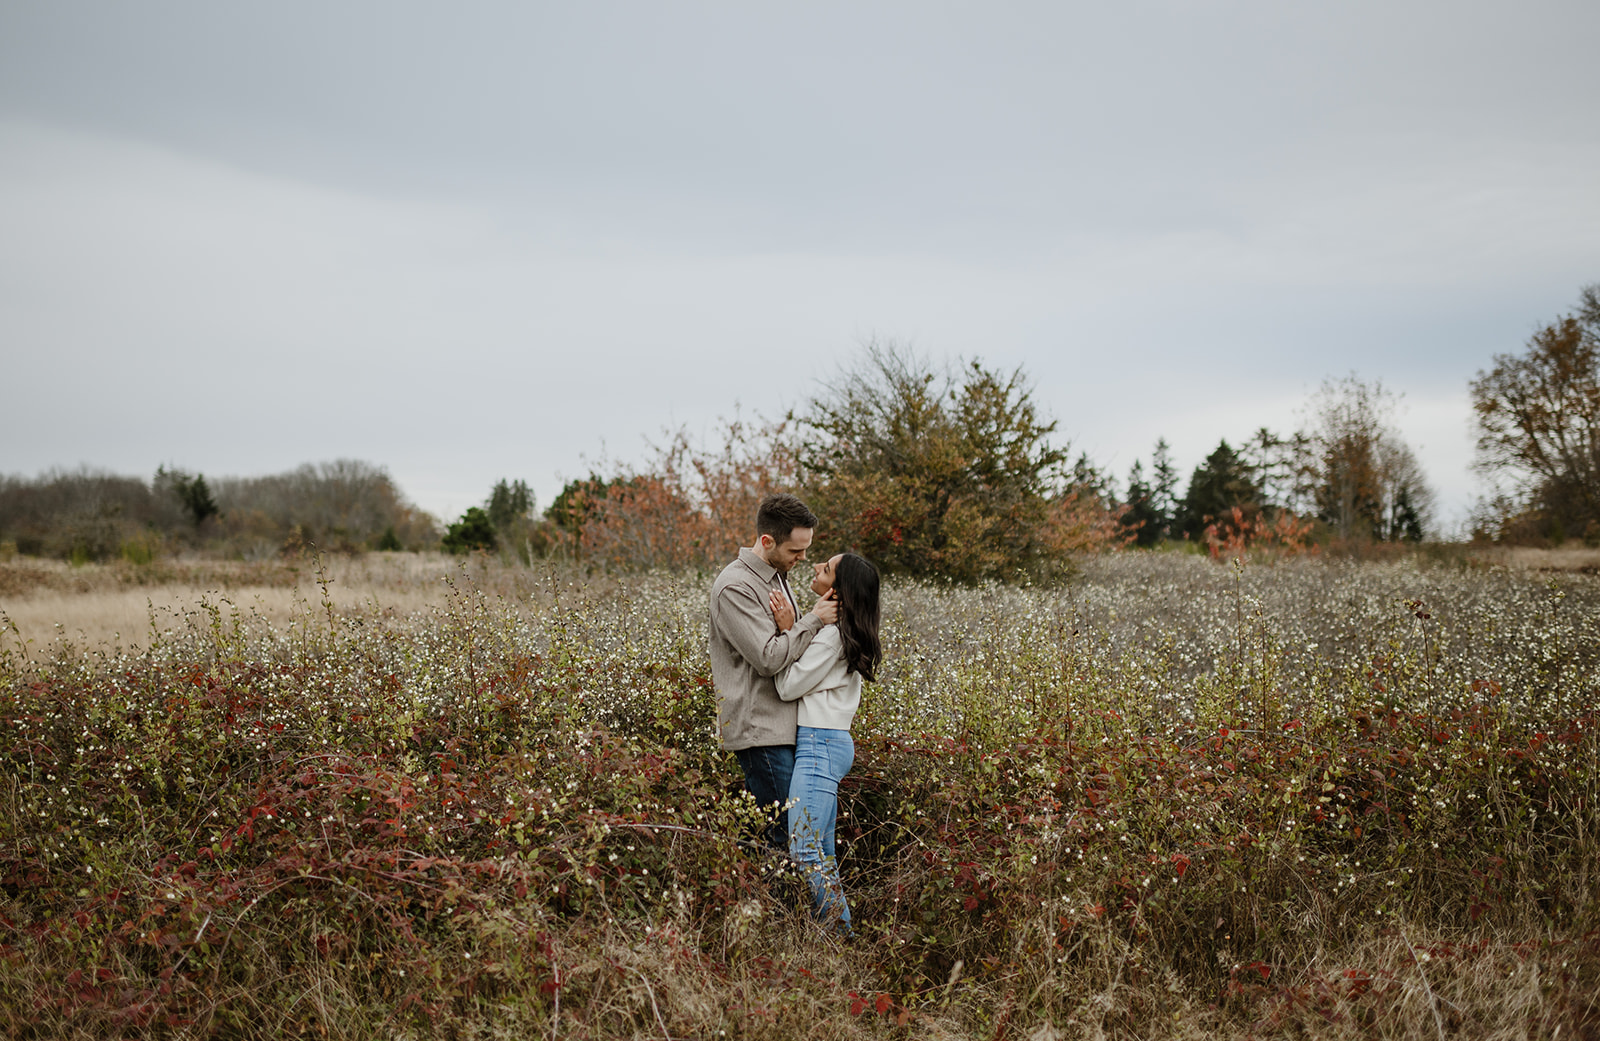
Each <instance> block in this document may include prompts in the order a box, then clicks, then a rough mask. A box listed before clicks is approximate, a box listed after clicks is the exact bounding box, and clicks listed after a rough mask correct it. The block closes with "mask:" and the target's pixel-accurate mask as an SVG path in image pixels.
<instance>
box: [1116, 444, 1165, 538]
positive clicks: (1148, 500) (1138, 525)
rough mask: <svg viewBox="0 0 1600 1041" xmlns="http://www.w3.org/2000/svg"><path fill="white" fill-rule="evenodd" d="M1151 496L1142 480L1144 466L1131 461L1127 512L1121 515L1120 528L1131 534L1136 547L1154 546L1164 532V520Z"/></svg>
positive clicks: (1138, 462) (1149, 490) (1147, 486)
mask: <svg viewBox="0 0 1600 1041" xmlns="http://www.w3.org/2000/svg"><path fill="white" fill-rule="evenodd" d="M1153 497H1154V496H1153V494H1152V491H1151V488H1150V486H1149V485H1147V484H1145V480H1144V464H1143V463H1142V462H1140V461H1139V460H1137V459H1135V460H1134V461H1133V468H1132V469H1130V470H1129V471H1128V512H1127V513H1125V514H1123V515H1122V526H1123V527H1124V528H1127V529H1128V530H1129V531H1132V532H1133V542H1134V545H1136V546H1154V545H1155V544H1156V543H1157V542H1160V541H1161V537H1162V535H1163V534H1165V531H1166V518H1165V517H1163V516H1162V515H1161V513H1160V511H1158V510H1157V509H1156V507H1155V504H1154V502H1153V501H1152V500H1153Z"/></svg>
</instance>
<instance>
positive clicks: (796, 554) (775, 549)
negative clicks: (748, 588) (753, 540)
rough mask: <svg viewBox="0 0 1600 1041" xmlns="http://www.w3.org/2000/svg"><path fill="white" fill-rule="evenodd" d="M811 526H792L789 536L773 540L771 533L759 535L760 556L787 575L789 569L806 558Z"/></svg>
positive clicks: (809, 543)
mask: <svg viewBox="0 0 1600 1041" xmlns="http://www.w3.org/2000/svg"><path fill="white" fill-rule="evenodd" d="M811 533H812V529H811V528H794V529H792V530H790V532H789V537H788V538H787V539H784V540H783V541H782V542H775V541H773V538H772V536H771V535H763V536H761V548H762V549H763V550H764V551H765V552H764V553H763V554H762V556H763V558H764V559H765V560H766V562H767V563H768V564H771V565H772V566H773V567H775V568H777V569H778V570H779V571H780V572H782V573H783V574H785V575H787V574H788V573H789V569H790V568H792V567H794V566H795V565H796V564H798V563H800V561H802V560H804V559H806V548H807V547H809V546H810V545H811Z"/></svg>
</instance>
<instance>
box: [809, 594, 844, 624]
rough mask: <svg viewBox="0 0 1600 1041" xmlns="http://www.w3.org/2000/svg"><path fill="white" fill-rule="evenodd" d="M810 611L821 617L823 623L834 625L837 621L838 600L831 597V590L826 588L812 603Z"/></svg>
mask: <svg viewBox="0 0 1600 1041" xmlns="http://www.w3.org/2000/svg"><path fill="white" fill-rule="evenodd" d="M811 613H812V614H814V615H816V616H817V617H818V618H820V619H822V624H823V625H834V624H837V623H838V621H839V601H837V600H835V599H834V598H833V590H831V589H830V590H828V592H827V594H826V595H825V596H823V598H822V599H821V600H818V601H817V602H816V603H815V604H814V605H812V608H811Z"/></svg>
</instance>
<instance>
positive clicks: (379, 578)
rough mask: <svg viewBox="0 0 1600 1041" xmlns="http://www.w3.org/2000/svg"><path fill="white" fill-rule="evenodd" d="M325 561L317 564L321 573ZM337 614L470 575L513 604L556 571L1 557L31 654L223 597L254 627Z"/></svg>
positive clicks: (439, 598) (334, 560)
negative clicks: (317, 612)
mask: <svg viewBox="0 0 1600 1041" xmlns="http://www.w3.org/2000/svg"><path fill="white" fill-rule="evenodd" d="M319 568H320V571H319ZM322 578H326V579H327V585H326V596H327V599H328V600H329V601H331V602H332V604H333V606H334V609H335V610H336V611H337V612H338V613H339V614H341V615H349V616H373V615H383V616H387V617H406V616H409V615H412V614H415V613H417V612H418V611H421V610H422V609H424V608H426V607H428V606H437V605H439V604H440V603H442V602H443V601H444V599H445V597H446V596H447V594H448V592H449V589H450V584H451V583H454V582H466V583H468V584H471V585H474V586H477V587H479V588H486V589H489V590H490V591H492V592H494V593H497V594H499V595H500V596H502V597H504V598H506V599H508V600H512V601H516V600H520V599H526V598H527V597H528V596H530V595H533V590H534V589H535V588H536V587H539V588H548V587H549V586H550V575H549V574H541V573H536V572H530V571H528V570H526V569H521V568H508V567H506V566H504V565H502V564H501V563H499V562H498V561H493V560H486V559H482V558H478V559H472V560H464V559H462V558H459V557H451V556H446V555H443V554H438V553H369V554H366V555H363V556H332V557H329V558H327V559H326V560H325V561H317V560H311V559H302V560H290V561H286V562H281V563H272V564H261V563H248V562H241V561H226V560H222V561H219V560H206V559H186V560H176V561H163V562H157V563H156V564H154V565H146V566H143V567H137V566H133V565H129V564H126V563H122V562H118V563H112V564H85V565H80V566H73V565H69V564H66V563H64V562H62V561H55V560H40V559H37V558H19V559H15V560H12V561H7V562H4V563H0V612H3V613H4V615H5V617H6V618H7V619H9V620H10V622H11V624H12V625H13V626H15V627H16V633H17V635H18V636H19V637H20V638H21V640H22V641H23V642H24V643H25V645H26V646H27V648H28V655H29V657H30V658H33V659H35V660H42V659H45V658H49V657H51V656H52V655H53V654H55V653H56V651H57V650H58V649H59V648H60V647H61V646H63V645H64V644H69V645H71V646H73V647H77V648H90V647H105V648H108V649H109V648H116V647H121V648H123V649H125V650H129V651H135V650H142V649H145V648H147V647H148V646H149V645H150V641H151V638H152V635H153V633H154V632H169V631H171V632H176V631H181V630H182V629H183V628H185V626H186V624H187V623H186V621H185V620H186V619H187V618H189V617H191V616H194V615H197V614H198V613H200V612H201V611H202V607H201V604H202V603H203V602H204V603H211V604H224V605H227V607H228V608H229V613H230V614H231V613H232V610H233V609H235V608H236V609H237V610H238V612H239V613H240V614H241V615H243V616H244V617H245V618H246V619H247V620H248V621H249V622H250V623H251V624H253V625H256V626H258V627H276V628H281V627H282V626H284V625H285V624H287V623H288V622H289V621H290V620H291V619H293V618H295V617H299V616H302V615H304V614H305V613H306V608H307V605H308V604H315V605H319V606H320V605H321V603H322V601H323V597H324V588H323V586H322V585H321V583H320V580H321V579H322Z"/></svg>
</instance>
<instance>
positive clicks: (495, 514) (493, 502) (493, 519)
mask: <svg viewBox="0 0 1600 1041" xmlns="http://www.w3.org/2000/svg"><path fill="white" fill-rule="evenodd" d="M532 511H533V493H532V492H531V491H529V490H528V482H526V481H516V482H508V481H507V480H506V479H505V478H503V477H502V478H501V479H500V480H499V481H498V482H496V484H495V486H494V490H493V491H491V492H490V493H489V523H490V524H493V525H494V527H495V530H496V531H509V530H510V529H511V527H512V525H514V524H515V523H516V522H517V521H519V520H526V519H527V517H528V515H529V514H530V513H531V512H532Z"/></svg>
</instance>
